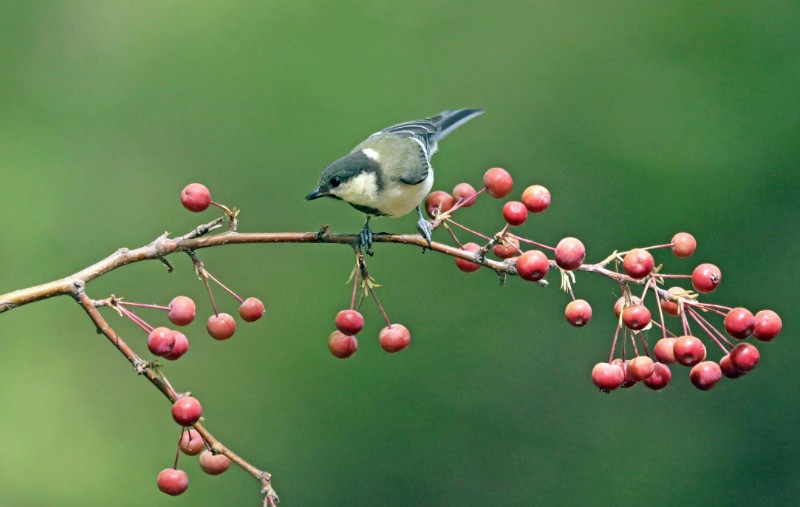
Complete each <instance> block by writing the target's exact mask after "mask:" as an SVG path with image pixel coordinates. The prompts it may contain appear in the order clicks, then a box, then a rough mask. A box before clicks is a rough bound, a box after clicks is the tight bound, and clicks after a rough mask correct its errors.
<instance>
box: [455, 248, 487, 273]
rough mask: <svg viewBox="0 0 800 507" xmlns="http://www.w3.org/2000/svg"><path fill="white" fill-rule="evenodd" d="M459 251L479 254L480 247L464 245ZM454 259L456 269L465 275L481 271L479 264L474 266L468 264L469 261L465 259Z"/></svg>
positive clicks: (473, 264)
mask: <svg viewBox="0 0 800 507" xmlns="http://www.w3.org/2000/svg"><path fill="white" fill-rule="evenodd" d="M461 249H462V250H465V251H467V252H479V251H480V249H481V247H480V246H479V245H478V244H476V243H465V244H464V246H463V247H461ZM455 259H456V260H455V262H456V266H458V269H460V270H461V271H463V272H465V273H472V272H474V271H478V270H479V269H481V265H480V264H476V263H474V262H470V261H468V260H466V259H462V258H460V257H456V258H455Z"/></svg>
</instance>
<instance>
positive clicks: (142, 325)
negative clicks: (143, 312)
mask: <svg viewBox="0 0 800 507" xmlns="http://www.w3.org/2000/svg"><path fill="white" fill-rule="evenodd" d="M114 306H116V308H117V309H118V310H119V311H120V312H122V314H123V315H125V316H126V317H128V318H129V319H131V320H132V321H133V322H134V323H135V324H136V325H137V326H139V327H140V328H142V329H143V330H144V332H145V333H149V332H150V331H152V330H153V326H151V325H150V324H148V323H147V322H146V321H145V320H144V319H143V318H141V317H139V316H138V315H136V314H135V313H133V312H132V311H130V310H128V309H127V308H124V307H122V306H119V302H117V303H116V304H115V305H114Z"/></svg>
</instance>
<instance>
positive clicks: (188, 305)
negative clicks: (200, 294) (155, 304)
mask: <svg viewBox="0 0 800 507" xmlns="http://www.w3.org/2000/svg"><path fill="white" fill-rule="evenodd" d="M167 317H168V318H169V320H170V322H172V323H173V324H175V325H176V326H186V325H188V324H191V323H192V321H193V320H194V317H195V306H194V301H192V298H189V297H186V296H176V297H175V298H173V299H172V301H170V303H169V313H168V314H167Z"/></svg>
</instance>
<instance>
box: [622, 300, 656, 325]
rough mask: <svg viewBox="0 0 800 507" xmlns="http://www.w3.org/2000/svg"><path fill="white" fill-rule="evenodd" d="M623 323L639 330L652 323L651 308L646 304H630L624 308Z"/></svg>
mask: <svg viewBox="0 0 800 507" xmlns="http://www.w3.org/2000/svg"><path fill="white" fill-rule="evenodd" d="M622 323H623V324H625V326H626V327H627V328H628V329H633V330H634V331H639V330H641V329H644V328H646V327H647V326H648V325H649V324H650V310H648V309H647V307H646V306H644V305H630V306H626V307H625V309H624V310H622Z"/></svg>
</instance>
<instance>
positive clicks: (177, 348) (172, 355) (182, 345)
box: [164, 331, 189, 361]
mask: <svg viewBox="0 0 800 507" xmlns="http://www.w3.org/2000/svg"><path fill="white" fill-rule="evenodd" d="M172 333H173V334H174V335H175V345H173V346H172V350H170V351H169V352H167V353H166V354H164V359H169V360H170V361H175V360H177V359H180V358H181V357H182V356H183V355H184V354H186V352H188V351H189V339H188V338H186V335H185V334H183V333H181V332H180V331H173V332H172Z"/></svg>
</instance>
